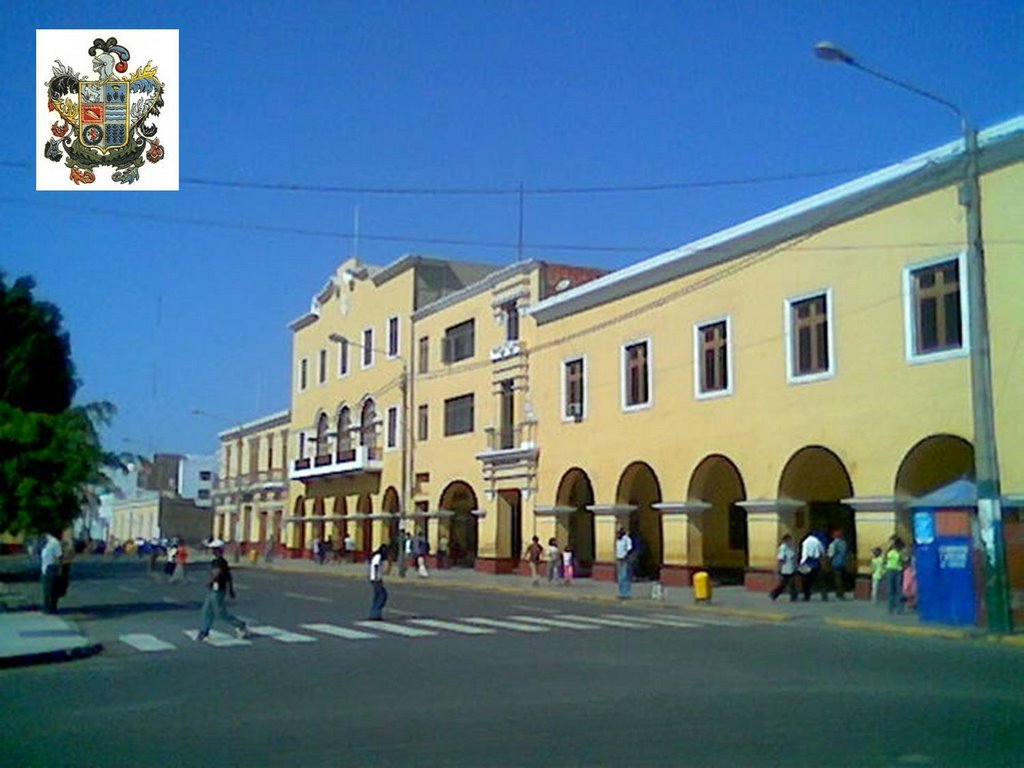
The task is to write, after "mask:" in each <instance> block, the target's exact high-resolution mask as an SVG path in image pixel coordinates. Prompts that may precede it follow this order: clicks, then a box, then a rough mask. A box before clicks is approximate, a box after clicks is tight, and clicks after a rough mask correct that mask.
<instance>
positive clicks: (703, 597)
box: [693, 571, 711, 603]
mask: <svg viewBox="0 0 1024 768" xmlns="http://www.w3.org/2000/svg"><path fill="white" fill-rule="evenodd" d="M693 599H694V600H695V601H696V602H698V603H710V602H711V577H710V576H708V572H707V571H697V573H695V574H693Z"/></svg>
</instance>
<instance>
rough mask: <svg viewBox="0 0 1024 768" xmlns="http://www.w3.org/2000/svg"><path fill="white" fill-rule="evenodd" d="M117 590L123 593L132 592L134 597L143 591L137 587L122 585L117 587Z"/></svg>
mask: <svg viewBox="0 0 1024 768" xmlns="http://www.w3.org/2000/svg"><path fill="white" fill-rule="evenodd" d="M117 588H118V589H120V590H121V591H122V592H131V593H132V594H133V595H137V594H139V593H140V592H141V591H142V590H141V589H136V588H135V587H123V586H121V585H120V584H118V585H117Z"/></svg>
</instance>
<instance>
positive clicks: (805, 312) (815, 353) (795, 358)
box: [786, 292, 832, 379]
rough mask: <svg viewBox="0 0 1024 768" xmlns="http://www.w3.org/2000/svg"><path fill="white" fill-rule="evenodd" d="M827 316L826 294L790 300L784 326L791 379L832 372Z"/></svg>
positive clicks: (828, 309)
mask: <svg viewBox="0 0 1024 768" xmlns="http://www.w3.org/2000/svg"><path fill="white" fill-rule="evenodd" d="M830 313H831V308H830V306H829V294H828V292H825V293H821V294H817V295H814V296H808V297H805V298H801V299H793V300H790V301H789V303H788V314H787V318H786V323H787V335H788V337H789V358H788V367H789V376H790V378H791V379H799V378H804V377H813V378H820V377H822V376H826V375H829V374H831V373H832V354H831V339H830V336H831V328H830V323H829V320H830Z"/></svg>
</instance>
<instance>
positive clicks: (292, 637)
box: [249, 624, 317, 643]
mask: <svg viewBox="0 0 1024 768" xmlns="http://www.w3.org/2000/svg"><path fill="white" fill-rule="evenodd" d="M249 632H250V633H251V634H253V635H259V636H260V637H269V638H270V639H271V640H277V642H279V643H315V642H316V641H317V639H316V638H315V637H310V636H309V635H300V634H299V633H298V632H288V631H287V630H284V629H278V628H277V627H271V626H269V625H266V624H264V625H262V626H258V627H249Z"/></svg>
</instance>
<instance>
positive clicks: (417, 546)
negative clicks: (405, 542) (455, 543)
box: [412, 531, 430, 579]
mask: <svg viewBox="0 0 1024 768" xmlns="http://www.w3.org/2000/svg"><path fill="white" fill-rule="evenodd" d="M412 551H413V554H414V555H415V557H416V570H417V572H418V573H419V575H420V578H421V579H425V578H427V577H428V576H429V575H430V572H429V571H428V570H427V555H429V554H430V543H429V542H428V541H427V534H425V533H424V532H423V531H420V532H419V533H417V534H416V538H415V539H413V544H412Z"/></svg>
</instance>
